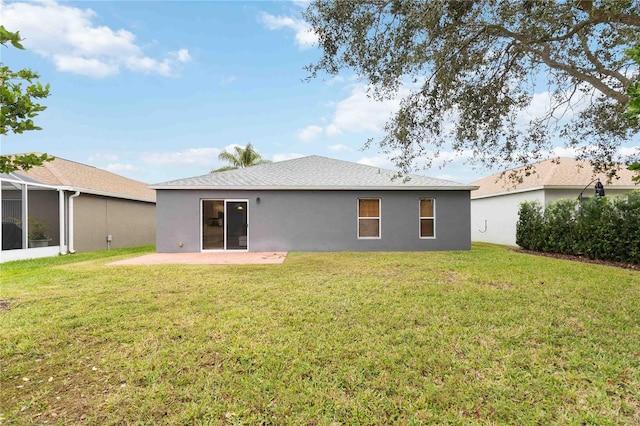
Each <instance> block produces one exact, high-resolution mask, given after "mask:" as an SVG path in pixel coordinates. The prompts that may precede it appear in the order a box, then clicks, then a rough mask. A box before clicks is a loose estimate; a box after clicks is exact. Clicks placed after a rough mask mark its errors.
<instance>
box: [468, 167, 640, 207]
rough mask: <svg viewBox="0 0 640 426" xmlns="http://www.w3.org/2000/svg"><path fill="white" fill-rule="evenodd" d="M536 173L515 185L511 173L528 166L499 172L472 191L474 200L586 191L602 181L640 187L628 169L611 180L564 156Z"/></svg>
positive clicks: (620, 171)
mask: <svg viewBox="0 0 640 426" xmlns="http://www.w3.org/2000/svg"><path fill="white" fill-rule="evenodd" d="M533 170H534V172H533V173H532V174H530V175H529V176H525V175H524V173H520V176H522V178H523V179H522V182H515V181H513V180H512V179H510V178H509V175H510V174H511V172H516V173H517V172H523V171H524V167H519V168H517V169H513V170H507V171H506V173H502V172H501V173H496V174H494V175H491V176H487V177H484V178H482V179H479V180H477V181H475V182H473V183H471V185H475V186H479V187H480V188H478V189H476V190H475V191H472V192H471V198H477V197H482V196H488V195H498V194H504V193H509V192H522V191H527V190H534V189H541V188H557V189H560V188H565V189H567V188H576V189H578V188H580V189H582V188H584V187H585V186H586V185H587V184H588V183H589V182H591V181H592V180H594V179H596V178H600V180H601V181H602V183H603V184H604V185H605V188H607V187H609V188H612V189H614V188H616V189H618V188H619V189H635V188H640V187H638V186H636V185H635V182H633V180H632V179H631V178H632V177H633V176H634V175H635V174H634V173H633V172H631V171H629V170H627V169H626V168H621V169H620V170H618V172H617V176H618V179H616V178H613V179H611V180H610V179H609V178H608V177H607V176H606V174H604V173H599V174H596V173H593V169H592V167H591V164H589V162H588V161H579V160H576V159H574V158H567V157H560V158H555V159H550V160H546V161H541V162H539V163H536V164H534V169H533Z"/></svg>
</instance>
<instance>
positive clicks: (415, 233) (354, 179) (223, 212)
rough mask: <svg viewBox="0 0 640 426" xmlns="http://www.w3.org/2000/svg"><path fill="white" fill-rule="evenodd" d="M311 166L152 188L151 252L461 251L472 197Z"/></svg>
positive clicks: (288, 164) (425, 181) (346, 165)
mask: <svg viewBox="0 0 640 426" xmlns="http://www.w3.org/2000/svg"><path fill="white" fill-rule="evenodd" d="M394 175H395V173H394V172H391V171H387V170H382V169H379V168H377V167H371V166H365V165H362V164H356V163H350V162H346V161H340V160H334V159H330V158H325V157H319V156H310V157H303V158H298V159H294V160H288V161H282V162H277V163H269V164H263V165H258V166H253V167H248V168H244V169H238V170H231V171H225V172H218V173H211V174H207V175H204V176H198V177H192V178H187V179H179V180H175V181H171V182H165V183H159V184H155V185H152V186H151V187H152V188H153V189H155V190H156V194H157V218H158V227H157V242H156V247H157V250H158V251H159V252H200V251H207V250H241V251H242V250H244V251H379V250H394V251H402V250H468V249H469V248H470V246H471V241H470V227H469V225H470V206H469V197H470V191H471V189H473V188H474V187H472V186H469V185H464V184H460V183H455V182H451V181H446V180H439V179H432V178H428V177H424V176H415V175H412V176H408V178H409V179H408V180H407V179H403V178H402V177H400V178H397V179H394Z"/></svg>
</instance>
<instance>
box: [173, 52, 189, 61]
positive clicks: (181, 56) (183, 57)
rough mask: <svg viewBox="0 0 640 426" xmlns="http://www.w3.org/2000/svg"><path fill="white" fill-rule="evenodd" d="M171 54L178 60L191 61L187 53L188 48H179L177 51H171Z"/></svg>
mask: <svg viewBox="0 0 640 426" xmlns="http://www.w3.org/2000/svg"><path fill="white" fill-rule="evenodd" d="M172 54H173V56H175V57H176V58H177V59H178V61H179V62H182V63H183V64H184V63H187V62H191V55H190V54H189V50H187V49H180V50H178V51H177V52H172Z"/></svg>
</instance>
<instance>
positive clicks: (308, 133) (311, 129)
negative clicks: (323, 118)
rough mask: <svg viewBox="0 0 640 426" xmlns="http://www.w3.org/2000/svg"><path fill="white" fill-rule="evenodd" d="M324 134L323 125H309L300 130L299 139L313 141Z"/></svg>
mask: <svg viewBox="0 0 640 426" xmlns="http://www.w3.org/2000/svg"><path fill="white" fill-rule="evenodd" d="M320 136H322V127H320V126H313V125H312V126H307V127H305V128H304V129H301V130H299V131H298V140H299V141H301V142H313V141H315V140H317V139H318V138H319V137H320Z"/></svg>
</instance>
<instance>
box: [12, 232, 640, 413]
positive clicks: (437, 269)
mask: <svg viewBox="0 0 640 426" xmlns="http://www.w3.org/2000/svg"><path fill="white" fill-rule="evenodd" d="M149 251H151V248H146V249H142V250H140V249H139V250H137V251H136V250H129V251H117V250H113V251H110V252H101V253H91V254H87V255H74V256H68V257H60V258H52V259H45V260H34V261H24V262H13V263H10V264H5V265H2V266H1V267H0V268H1V272H0V299H1V300H4V301H6V303H4V304H2V305H0V338H1V340H0V423H2V424H3V425H4V424H29V423H36V424H44V423H48V424H100V425H103V424H154V423H169V424H212V425H255V424H302V425H337V424H342V425H359V424H366V425H377V424H380V425H388V424H401V425H414V424H433V423H437V424H465V425H466V424H483V425H492V424H541V425H543V424H544V425H546V424H598V425H606V424H627V425H628V424H640V274H639V273H638V272H634V271H630V270H625V269H617V268H612V267H607V266H600V265H590V264H583V263H576V262H571V261H567V260H558V259H552V258H545V257H538V256H532V255H527V254H521V253H515V252H512V251H510V250H508V249H506V248H504V247H499V246H492V245H483V244H477V245H474V246H473V250H471V251H468V252H437V253H433V252H423V253H293V254H290V255H289V257H288V258H287V260H286V261H285V263H284V264H282V265H251V266H249V265H247V266H233V265H207V266H202V265H180V266H176V265H174V266H109V265H108V263H109V262H111V261H113V260H115V259H121V258H124V257H127V256H131V255H133V254H138V253H146V252H149ZM6 305H8V306H6Z"/></svg>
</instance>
